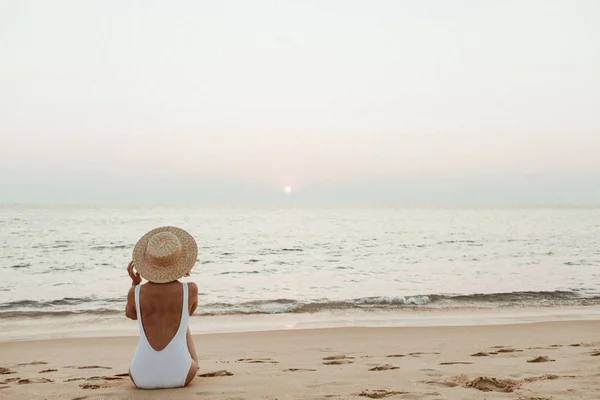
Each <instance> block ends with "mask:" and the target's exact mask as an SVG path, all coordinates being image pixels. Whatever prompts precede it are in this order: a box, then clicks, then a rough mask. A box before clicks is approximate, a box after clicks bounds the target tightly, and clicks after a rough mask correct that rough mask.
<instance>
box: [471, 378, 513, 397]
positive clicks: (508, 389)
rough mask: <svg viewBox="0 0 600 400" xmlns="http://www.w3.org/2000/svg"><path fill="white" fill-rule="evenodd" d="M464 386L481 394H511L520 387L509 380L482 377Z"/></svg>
mask: <svg viewBox="0 0 600 400" xmlns="http://www.w3.org/2000/svg"><path fill="white" fill-rule="evenodd" d="M465 386H466V387H468V388H473V389H477V390H481V391H482V392H501V393H512V392H514V391H515V389H518V388H519V387H520V386H521V383H520V382H517V381H513V380H511V379H496V378H488V377H485V376H483V377H479V378H475V379H473V380H472V381H470V382H467V384H466V385H465Z"/></svg>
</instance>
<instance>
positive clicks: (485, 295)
mask: <svg viewBox="0 0 600 400" xmlns="http://www.w3.org/2000/svg"><path fill="white" fill-rule="evenodd" d="M165 225H170V226H177V227H181V228H183V229H186V230H187V231H188V232H190V233H191V234H192V235H193V236H194V237H195V239H196V241H197V243H198V246H199V252H198V260H197V263H196V265H195V267H194V269H193V271H192V274H191V277H190V278H189V279H188V280H191V281H194V282H196V283H197V284H198V286H199V291H200V294H199V306H198V309H197V312H196V315H195V316H194V317H193V318H192V327H193V329H194V330H195V331H197V332H200V333H209V332H225V331H245V330H261V329H296V328H306V327H313V328H314V327H333V326H398V325H400V326H404V325H411V326H412V325H430V324H477V323H504V322H526V321H532V320H555V319H598V318H600V208H595V207H539V208H537V207H504V208H501V207H498V208H483V207H480V208H465V207H405V208H294V207H285V208H248V209H244V208H210V207H194V206H160V207H159V206H136V207H133V206H132V207H125V206H121V207H108V206H78V207H75V206H68V207H67V206H52V207H49V206H43V207H42V206H0V273H1V279H0V327H2V329H0V340H25V339H31V338H47V337H52V338H57V337H58V338H60V337H74V336H94V335H130V334H131V335H133V334H136V332H137V327H136V325H135V323H134V322H133V321H129V320H127V319H126V317H125V316H124V308H125V300H126V294H127V291H128V289H129V287H130V285H131V281H130V278H129V277H128V275H127V271H126V268H127V264H128V262H129V261H130V260H131V255H132V250H133V246H134V245H135V243H136V241H137V240H138V239H139V238H140V237H141V236H142V235H143V234H145V233H146V232H147V231H149V230H151V229H153V228H156V227H159V226H165Z"/></svg>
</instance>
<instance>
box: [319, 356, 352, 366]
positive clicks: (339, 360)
mask: <svg viewBox="0 0 600 400" xmlns="http://www.w3.org/2000/svg"><path fill="white" fill-rule="evenodd" d="M353 359H354V357H348V356H344V355H341V356H329V357H323V361H325V362H324V363H323V364H325V365H343V364H352V363H353V362H354V361H352V360H353Z"/></svg>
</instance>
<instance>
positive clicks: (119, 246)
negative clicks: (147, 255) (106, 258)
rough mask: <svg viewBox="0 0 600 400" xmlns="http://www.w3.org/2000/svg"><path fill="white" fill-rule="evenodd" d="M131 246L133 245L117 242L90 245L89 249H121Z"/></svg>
mask: <svg viewBox="0 0 600 400" xmlns="http://www.w3.org/2000/svg"><path fill="white" fill-rule="evenodd" d="M129 248H133V245H127V244H117V245H109V246H92V247H90V250H123V249H129Z"/></svg>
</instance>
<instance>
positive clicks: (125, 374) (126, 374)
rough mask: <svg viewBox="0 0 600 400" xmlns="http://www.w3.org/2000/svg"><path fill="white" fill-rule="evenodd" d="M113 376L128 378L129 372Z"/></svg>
mask: <svg viewBox="0 0 600 400" xmlns="http://www.w3.org/2000/svg"><path fill="white" fill-rule="evenodd" d="M114 376H129V372H124V373H122V374H115V375H114Z"/></svg>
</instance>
